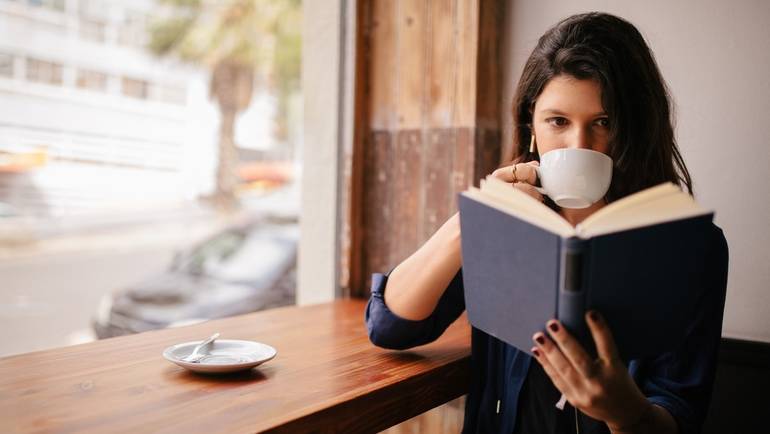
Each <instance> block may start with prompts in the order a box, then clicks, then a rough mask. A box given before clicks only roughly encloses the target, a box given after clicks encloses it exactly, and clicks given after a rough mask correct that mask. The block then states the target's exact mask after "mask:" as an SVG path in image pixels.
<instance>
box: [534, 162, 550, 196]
mask: <svg viewBox="0 0 770 434" xmlns="http://www.w3.org/2000/svg"><path fill="white" fill-rule="evenodd" d="M535 173H537V179H541V178H542V177H541V176H540V166H535ZM533 187H534V186H533ZM534 188H535V191H537V192H538V193H540V194H542V195H545V196H548V193H546V192H545V189H544V188H543V187H534Z"/></svg>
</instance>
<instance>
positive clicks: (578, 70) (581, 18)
mask: <svg viewBox="0 0 770 434" xmlns="http://www.w3.org/2000/svg"><path fill="white" fill-rule="evenodd" d="M558 75H568V76H572V77H574V78H576V79H580V80H583V79H589V80H596V81H597V82H598V83H599V84H600V86H601V89H602V105H603V108H604V110H605V111H606V112H607V115H608V116H609V123H610V141H609V155H610V157H611V158H612V160H613V162H614V167H613V176H612V183H611V185H610V189H609V191H608V192H607V196H606V199H607V201H608V202H612V201H614V200H617V199H620V198H622V197H624V196H627V195H629V194H632V193H635V192H637V191H639V190H643V189H645V188H647V187H651V186H654V185H657V184H660V183H661V182H666V181H670V182H673V183H675V184H677V185H679V186H680V187H682V185H683V184H684V186H686V187H687V190H688V191H689V193H690V194H692V193H693V189H692V180H691V179H690V173H689V171H688V170H687V166H685V163H684V160H683V159H682V155H681V153H680V152H679V148H678V147H677V145H676V141H675V139H674V129H673V126H672V106H671V103H670V98H669V94H668V90H667V88H666V84H665V82H664V81H663V78H662V77H661V74H660V71H659V70H658V66H657V64H656V63H655V59H654V57H653V54H652V52H651V51H650V48H649V47H648V46H647V44H646V43H645V41H644V38H643V37H642V35H641V34H640V33H639V31H638V30H637V29H636V28H635V27H634V26H633V25H632V24H631V23H629V22H628V21H626V20H624V19H622V18H618V17H616V16H613V15H609V14H604V13H597V12H592V13H585V14H579V15H573V16H571V17H569V18H566V19H564V20H562V21H561V22H559V23H558V24H556V25H555V26H554V27H552V28H551V29H550V30H548V31H547V32H546V33H545V34H544V35H543V36H542V37H540V40H539V41H538V43H537V46H536V47H535V49H534V51H532V54H531V55H530V56H529V59H528V60H527V63H526V64H525V65H524V71H523V72H522V75H521V79H520V80H519V83H518V86H517V88H516V94H515V96H514V99H513V121H514V123H513V124H514V134H513V142H514V143H513V145H514V152H513V154H514V161H518V162H526V161H532V160H539V158H540V157H539V155H538V154H537V153H536V152H535V153H530V152H529V142H530V137H531V134H532V113H533V109H534V104H535V100H536V99H537V97H538V96H539V95H540V93H541V92H542V91H543V89H544V88H545V85H546V83H548V81H549V80H551V79H552V78H553V77H556V76H558Z"/></svg>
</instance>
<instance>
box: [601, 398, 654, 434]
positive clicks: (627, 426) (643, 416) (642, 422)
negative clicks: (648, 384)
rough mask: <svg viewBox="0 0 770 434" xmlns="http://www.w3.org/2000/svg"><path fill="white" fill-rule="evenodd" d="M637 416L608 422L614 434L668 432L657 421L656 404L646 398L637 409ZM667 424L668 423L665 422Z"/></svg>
mask: <svg viewBox="0 0 770 434" xmlns="http://www.w3.org/2000/svg"><path fill="white" fill-rule="evenodd" d="M635 413H636V416H635V417H632V418H629V419H627V420H625V421H620V422H619V423H618V422H615V423H607V427H608V428H609V429H610V432H611V433H612V434H637V433H647V432H654V433H664V432H668V431H667V430H665V429H662V428H663V427H662V426H658V425H661V424H658V423H656V418H655V405H653V404H652V403H651V402H649V401H647V400H646V399H645V400H644V403H642V404H641V405H640V407H639V408H638V409H637V410H636V412H635ZM663 425H664V426H666V425H667V424H665V423H664V424H663Z"/></svg>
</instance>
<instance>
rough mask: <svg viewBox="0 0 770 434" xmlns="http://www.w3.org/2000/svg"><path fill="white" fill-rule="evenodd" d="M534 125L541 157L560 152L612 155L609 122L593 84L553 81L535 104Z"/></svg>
mask: <svg viewBox="0 0 770 434" xmlns="http://www.w3.org/2000/svg"><path fill="white" fill-rule="evenodd" d="M532 123H533V126H534V128H535V140H536V143H537V151H538V153H539V154H540V155H543V154H545V153H546V152H548V151H551V150H554V149H559V148H583V149H591V150H594V151H597V152H601V153H604V154H607V152H608V151H609V149H608V148H609V118H608V116H607V113H605V112H604V108H602V90H601V86H600V85H599V83H597V82H596V81H594V80H578V79H576V78H574V77H571V76H566V75H558V76H556V77H554V78H552V79H551V81H549V82H548V83H546V85H545V88H544V89H543V91H542V92H541V93H540V96H539V97H538V98H537V100H536V102H535V109H534V113H533V116H532Z"/></svg>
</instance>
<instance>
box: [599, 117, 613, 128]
mask: <svg viewBox="0 0 770 434" xmlns="http://www.w3.org/2000/svg"><path fill="white" fill-rule="evenodd" d="M596 125H599V126H600V127H604V128H607V127H609V126H610V119H609V118H600V119H597V120H596Z"/></svg>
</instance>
